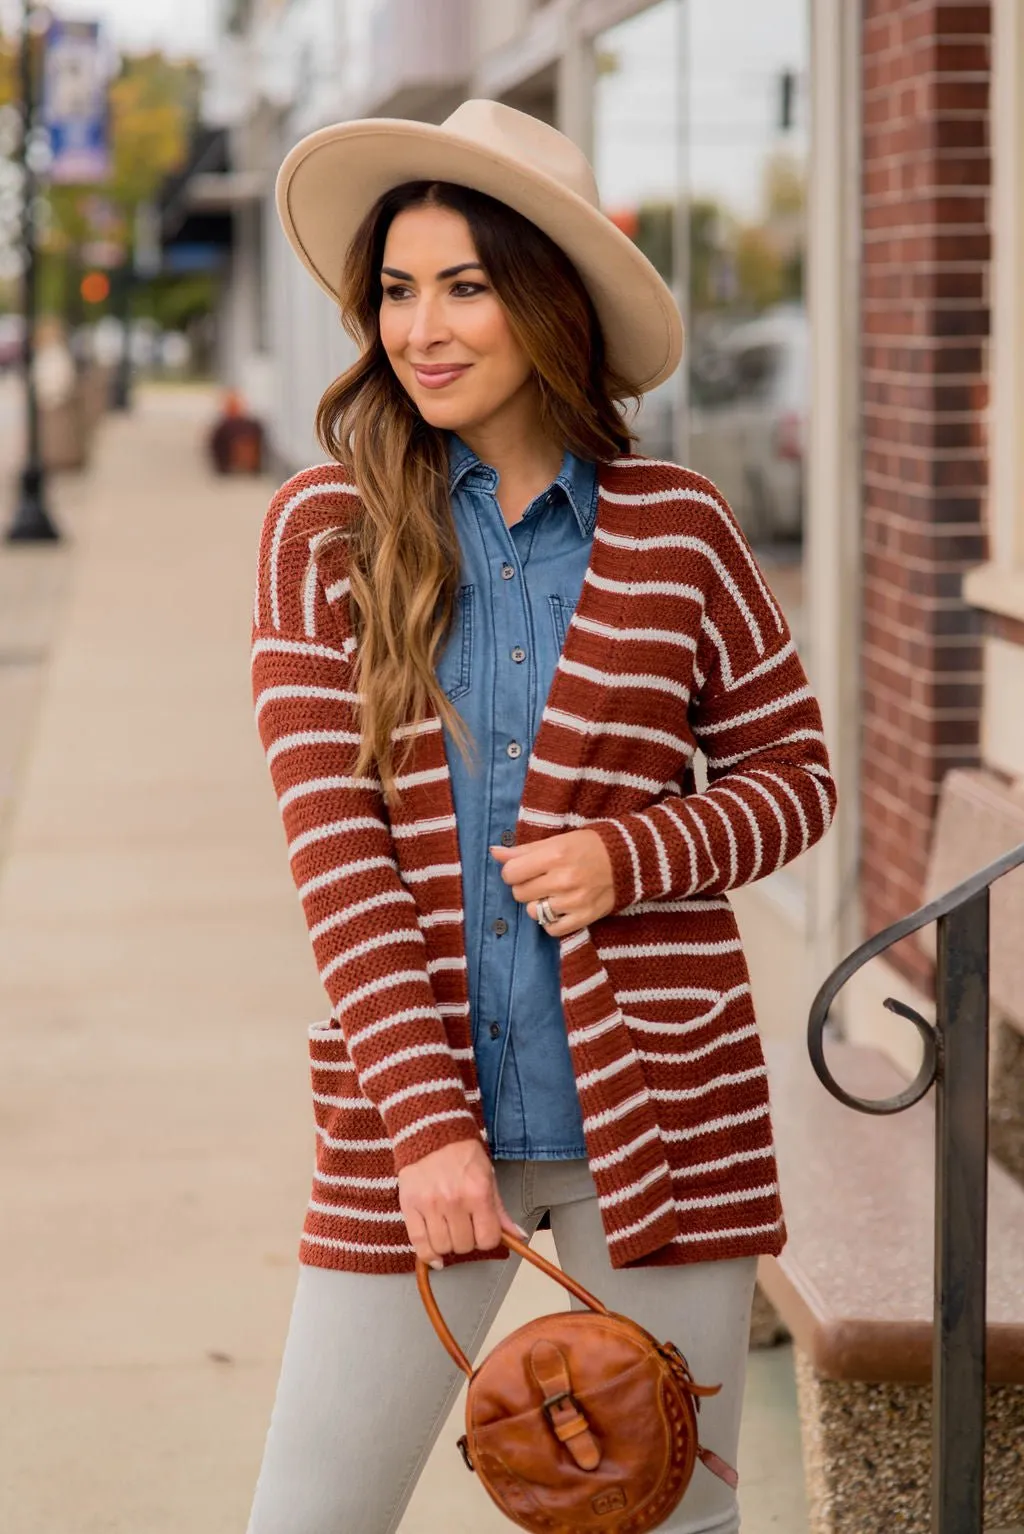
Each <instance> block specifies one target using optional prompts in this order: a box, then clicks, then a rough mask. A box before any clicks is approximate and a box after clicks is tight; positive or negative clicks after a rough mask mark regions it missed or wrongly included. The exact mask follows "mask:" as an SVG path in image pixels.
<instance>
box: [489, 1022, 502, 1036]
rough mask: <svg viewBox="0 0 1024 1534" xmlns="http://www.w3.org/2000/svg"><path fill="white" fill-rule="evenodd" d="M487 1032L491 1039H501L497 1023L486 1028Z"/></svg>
mask: <svg viewBox="0 0 1024 1534" xmlns="http://www.w3.org/2000/svg"><path fill="white" fill-rule="evenodd" d="M487 1032H488V1033H489V1034H490V1036H491V1038H492V1039H500V1038H501V1028H500V1027H499V1026H498V1024H497V1023H492V1024H491V1026H490V1027H489V1028H488V1030H487Z"/></svg>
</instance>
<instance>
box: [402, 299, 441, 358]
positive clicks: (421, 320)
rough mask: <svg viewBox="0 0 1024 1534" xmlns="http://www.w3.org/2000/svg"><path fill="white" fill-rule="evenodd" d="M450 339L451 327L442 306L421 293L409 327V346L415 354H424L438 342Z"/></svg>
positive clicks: (436, 300)
mask: <svg viewBox="0 0 1024 1534" xmlns="http://www.w3.org/2000/svg"><path fill="white" fill-rule="evenodd" d="M450 337H451V327H450V326H449V324H448V322H447V320H446V319H445V314H444V305H443V304H442V303H441V302H440V301H439V300H438V299H436V298H434V297H433V296H432V295H431V294H429V293H421V294H420V296H419V298H418V299H417V300H416V308H415V311H414V313H413V316H412V324H411V325H410V327H409V345H410V347H412V348H413V350H414V351H417V352H426V351H428V350H429V349H430V347H431V346H436V345H437V343H438V342H439V341H447V340H449V339H450Z"/></svg>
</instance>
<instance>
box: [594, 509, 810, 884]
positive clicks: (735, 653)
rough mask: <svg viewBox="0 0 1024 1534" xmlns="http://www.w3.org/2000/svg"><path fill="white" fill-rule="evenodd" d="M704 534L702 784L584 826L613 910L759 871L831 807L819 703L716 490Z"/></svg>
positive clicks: (786, 855)
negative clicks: (598, 850)
mask: <svg viewBox="0 0 1024 1534" xmlns="http://www.w3.org/2000/svg"><path fill="white" fill-rule="evenodd" d="M707 499H710V497H708V498H707ZM702 532H703V535H704V539H705V540H706V546H707V556H706V558H705V559H704V567H703V571H702V577H703V584H704V593H705V596H704V611H703V615H702V621H701V628H700V635H699V639H698V643H697V651H696V656H695V662H694V668H693V687H692V694H691V698H690V704H689V710H688V713H689V722H690V727H691V730H692V732H693V736H694V739H695V740H696V743H697V745H698V746H699V747H700V748H701V750H702V751H703V753H704V755H705V758H706V760H707V768H708V786H707V788H706V790H705V791H704V792H702V793H694V794H688V795H683V796H680V795H678V794H667V795H664V796H663V797H662V798H660V799H659V801H658V802H657V803H656V804H654V805H652V806H651V807H650V808H647V809H643V810H639V811H634V812H631V813H627V814H624V815H620V816H615V817H610V818H608V819H605V820H600V821H596V822H594V823H593V824H592V826H591V827H590V829H592V830H594V831H597V833H598V834H599V835H600V837H601V839H602V841H603V842H604V845H605V847H606V849H607V851H608V855H609V858H610V860H611V864H612V870H613V876H614V887H615V908H614V909H615V910H616V911H621V910H624V909H626V908H627V907H629V906H631V905H634V904H636V903H637V902H639V901H645V900H657V899H659V898H669V897H674V898H677V899H679V898H682V899H686V898H689V897H691V896H695V895H698V894H709V895H717V894H723V893H724V892H725V891H727V890H730V889H734V888H737V887H738V886H740V885H743V884H750V883H752V882H753V881H754V880H756V879H761V878H764V877H765V876H766V875H767V874H771V873H774V872H775V871H776V870H777V869H779V868H782V867H783V866H784V865H785V864H786V863H789V862H791V861H792V860H793V859H794V858H796V857H799V855H800V854H801V853H802V852H806V850H807V848H808V847H810V846H812V845H813V843H815V842H817V841H818V840H820V838H821V837H822V836H824V834H825V832H826V831H827V830H828V828H829V826H830V824H831V822H832V817H833V815H834V812H835V806H836V788H835V783H834V781H833V778H832V774H831V771H830V767H829V759H828V753H827V750H826V747H825V737H824V734H823V732H822V723H821V713H820V710H819V707H818V703H817V700H816V699H815V697H814V695H813V694H812V692H811V689H810V686H809V685H808V681H807V676H806V673H805V671H804V668H803V666H802V665H801V663H800V660H799V657H798V656H797V653H796V649H795V646H794V644H793V639H792V635H791V634H790V631H789V627H788V625H787V623H786V620H785V618H784V617H783V615H782V613H781V611H780V610H779V607H778V605H777V604H776V602H775V599H774V597H773V596H772V594H771V592H770V591H769V589H768V586H767V583H766V581H765V579H764V576H763V575H762V573H761V571H760V569H759V567H758V565H757V562H756V560H755V558H754V555H753V553H752V551H751V549H750V547H749V545H748V543H747V541H746V539H745V537H744V536H743V533H742V531H741V530H740V528H739V526H738V524H737V523H736V521H735V518H734V517H733V515H732V512H731V511H729V509H728V507H727V506H726V505H725V503H724V501H722V500H721V499H720V498H716V504H715V507H714V515H713V516H711V517H708V518H706V520H705V524H704V526H703V528H702ZM692 558H693V556H692V554H691V559H692Z"/></svg>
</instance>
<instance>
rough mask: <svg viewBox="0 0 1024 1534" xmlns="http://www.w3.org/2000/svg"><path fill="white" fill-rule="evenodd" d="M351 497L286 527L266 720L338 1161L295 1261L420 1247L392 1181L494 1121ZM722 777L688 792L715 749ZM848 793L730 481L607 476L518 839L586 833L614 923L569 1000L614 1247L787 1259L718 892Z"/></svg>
mask: <svg viewBox="0 0 1024 1534" xmlns="http://www.w3.org/2000/svg"><path fill="white" fill-rule="evenodd" d="M358 507H359V503H358V499H357V497H356V494H355V491H354V489H353V487H352V486H351V484H350V483H349V482H347V480H346V476H345V474H344V473H343V472H342V471H341V470H340V469H339V468H338V466H337V465H333V464H332V465H324V466H318V467H315V468H312V469H307V470H304V471H303V472H302V473H300V474H298V475H296V476H295V477H294V478H292V479H291V480H289V481H288V483H287V484H285V485H284V486H283V487H282V488H281V490H280V491H279V492H278V493H277V495H276V496H275V497H274V500H273V502H272V504H271V507H270V511H269V513H268V516H267V520H266V523H265V525H264V531H263V538H262V544H261V550H260V562H259V577H258V583H257V591H256V602H255V611H254V628H253V647H252V668H253V691H254V699H255V704H256V718H257V722H258V726H259V730H260V735H261V737H262V740H263V745H264V748H265V750H266V753H267V759H268V762H269V764H270V770H271V775H272V777H273V781H274V786H275V788H276V791H277V794H278V799H279V803H280V807H281V812H282V816H283V819H284V825H285V831H286V835H287V838H288V851H289V857H290V860H291V868H292V873H293V876H294V878H295V882H296V885H297V887H298V892H299V898H300V900H301V902H302V906H303V909H304V912H305V915H306V920H307V922H308V924H309V930H310V937H311V940H312V944H313V951H314V954H315V957H316V962H317V965H318V966H319V970H320V976H321V979H322V981H323V983H324V986H325V988H326V990H327V993H328V996H329V997H330V1002H331V1016H330V1018H329V1019H328V1020H327V1021H325V1022H323V1023H318V1024H316V1025H315V1026H314V1027H313V1028H312V1029H311V1030H310V1052H311V1062H312V1080H313V1102H314V1111H315V1119H316V1135H317V1155H316V1172H315V1180H314V1185H313V1196H312V1199H311V1201H310V1204H309V1209H308V1212H307V1218H306V1223H305V1229H304V1234H303V1240H302V1247H301V1253H300V1255H301V1259H302V1261H303V1262H306V1263H312V1264H316V1265H319V1266H323V1267H334V1268H346V1269H353V1270H357V1271H361V1272H374V1273H391V1272H405V1271H409V1270H411V1269H412V1268H413V1267H414V1265H415V1263H414V1257H413V1252H412V1248H411V1246H410V1244H409V1241H408V1238H407V1235H406V1230H405V1223H404V1220H403V1219H402V1215H401V1212H400V1210H399V1205H398V1181H397V1175H396V1174H397V1171H398V1170H399V1169H400V1168H401V1167H403V1166H405V1165H407V1164H408V1163H409V1162H412V1161H415V1160H417V1159H419V1158H420V1157H422V1156H424V1155H426V1154H427V1153H428V1152H430V1151H433V1150H436V1149H438V1148H439V1147H441V1146H443V1145H447V1144H449V1143H451V1142H453V1141H458V1140H465V1139H472V1138H475V1137H477V1136H480V1135H484V1134H485V1131H484V1128H483V1118H482V1115H481V1111H480V1093H479V1089H478V1086H477V1082H476V1075H475V1069H474V1063H473V1046H472V1038H471V1034H470V1025H469V1001H468V991H467V977H466V958H465V948H464V941H463V909H462V880H461V872H460V865H459V848H458V837H457V833H456V828H455V817H454V813H453V808H452V796H451V784H450V779H449V773H448V765H447V761H446V757H445V749H444V740H443V735H442V732H441V727H440V722H439V720H438V719H437V717H436V716H431V717H428V718H425V719H423V720H422V721H420V722H418V723H416V724H415V725H413V726H411V727H407V729H406V731H405V732H404V733H405V734H407V735H409V736H411V738H412V747H413V748H412V754H411V758H410V760H409V761H408V762H407V763H406V764H405V766H404V767H403V771H402V773H401V775H400V777H399V786H400V788H401V790H402V796H401V804H400V806H398V807H397V808H394V809H392V810H390V811H389V810H387V809H386V808H385V806H384V803H383V799H382V796H381V792H380V785H379V781H378V780H377V779H376V778H375V777H374V776H372V775H369V776H360V777H355V776H353V774H352V771H351V768H352V763H353V761H354V754H355V750H356V746H357V744H358V732H359V710H360V700H359V694H358V681H357V676H356V670H355V667H356V660H357V656H356V645H355V639H354V635H353V627H352V621H351V613H350V608H349V601H348V594H349V585H348V579H347V574H346V550H345V544H344V540H336V541H333V542H332V543H330V544H328V545H326V546H322V544H321V537H322V534H323V533H324V532H326V531H327V530H328V529H331V528H336V527H342V528H344V527H345V525H346V524H347V523H349V522H350V520H351V519H352V517H353V516H354V515H355V514H357V512H358ZM698 747H699V748H700V749H701V751H702V752H703V753H704V755H705V757H706V760H707V766H708V787H707V789H706V790H705V791H704V792H702V793H697V792H696V791H695V787H694V782H693V774H692V763H693V757H694V753H695V751H696V749H697V748H698ZM834 807H835V788H834V784H833V781H832V777H831V774H830V772H829V765H828V756H827V753H826V750H825V743H824V739H823V736H822V729H821V718H820V714H819V710H818V706H817V703H816V702H815V700H814V697H813V696H812V694H811V691H810V688H809V687H808V685H807V678H806V676H805V674H804V671H803V668H802V666H801V664H800V661H799V659H798V658H797V655H796V652H795V649H794V646H793V642H792V639H791V637H790V634H789V630H788V628H787V626H786V622H785V620H784V618H783V616H782V614H781V612H780V611H779V608H778V606H777V605H776V603H775V601H774V599H773V597H772V595H771V592H770V591H769V589H768V587H767V585H766V583H765V581H764V578H763V576H762V575H761V572H760V570H759V569H758V566H757V564H756V562H755V560H754V557H753V555H752V554H751V551H750V549H749V547H748V545H747V543H746V540H745V538H744V537H743V534H742V533H741V531H740V529H739V527H738V525H737V523H736V521H735V519H734V518H733V516H732V513H731V512H730V511H729V509H728V507H727V506H726V504H725V503H724V501H723V500H722V498H721V496H720V495H719V494H718V493H717V491H716V490H715V488H714V486H713V485H711V484H710V483H709V482H708V481H707V480H705V479H703V478H702V477H701V476H700V475H697V474H693V473H691V472H689V471H688V470H686V469H681V468H679V467H678V466H677V465H675V464H670V463H661V462H656V461H654V460H651V459H644V458H638V457H626V458H621V459H618V460H615V461H614V462H612V463H608V464H602V465H601V467H600V475H599V503H598V520H597V528H596V532H595V538H594V546H593V552H592V557H591V561H590V565H589V568H588V570H587V574H586V578H585V581H584V584H583V590H582V592H581V595H580V600H579V604H578V606H577V609H576V613H575V615H574V617H573V619H572V622H571V624H570V626H569V630H568V634H567V637H566V642H565V646H564V649H563V652H562V656H561V659H560V661H559V665H558V670H557V672H556V675H555V679H554V681H553V683H552V687H551V692H550V695H549V697H548V701H547V706H546V708H545V711H544V717H543V723H542V725H541V728H540V731H539V733H538V736H537V739H536V741H535V743H534V749H533V752H532V755H531V758H530V766H529V771H528V774H527V779H526V786H525V789H524V792H523V799H522V803H521V806H520V811H519V818H518V822H517V826H516V834H517V839H518V841H519V842H520V843H523V842H529V841H535V840H537V839H539V838H541V837H544V836H548V835H552V834H554V833H557V832H560V831H564V830H569V829H572V828H574V827H577V826H584V825H587V826H592V827H593V829H594V830H596V831H597V832H598V834H599V835H600V836H601V837H602V840H603V841H604V844H605V846H606V848H607V850H608V853H609V856H610V858H611V862H612V868H613V871H614V880H615V911H614V912H613V913H612V914H611V915H609V916H607V917H604V918H603V919H602V920H601V921H599V922H596V923H595V924H594V925H593V927H592V928H589V929H586V930H584V931H582V932H578V933H575V934H573V935H572V936H571V937H568V938H564V939H562V941H561V945H560V947H561V979H562V1002H563V1008H564V1012H565V1023H566V1029H567V1031H568V1037H569V1044H570V1049H571V1052H572V1059H573V1067H574V1070H575V1073H576V1084H577V1087H578V1090H579V1094H580V1101H581V1106H582V1109H583V1115H584V1130H585V1133H586V1141H587V1149H588V1156H589V1161H590V1167H591V1171H592V1173H593V1176H594V1181H595V1184H596V1187H597V1191H598V1196H599V1200H600V1207H601V1211H602V1217H603V1220H604V1226H605V1232H606V1235H607V1238H608V1247H609V1255H610V1260H611V1263H612V1265H613V1266H615V1267H623V1266H625V1265H627V1264H629V1263H645V1264H647V1263H658V1264H661V1263H684V1262H701V1261H708V1260H715V1259H725V1258H732V1257H746V1256H752V1255H756V1254H760V1253H777V1252H778V1251H780V1250H781V1248H782V1245H783V1243H784V1240H785V1228H784V1224H783V1216H782V1207H781V1203H780V1199H779V1190H778V1184H777V1177H776V1166H775V1156H774V1150H773V1146H772V1135H771V1124H770V1119H769V1104H768V1084H767V1079H766V1072H765V1065H764V1059H763V1055H762V1052H761V1046H760V1042H759V1039H758V1036H757V1028H756V1024H755V1020H754V1011H753V1004H752V999H751V994H750V983H749V977H748V974H747V968H746V964H745V961H744V958H743V954H742V951H741V945H740V939H739V934H738V930H737V927H736V922H735V919H734V916H733V913H732V910H731V908H730V905H729V902H728V899H727V897H726V891H727V890H729V889H732V888H735V887H736V886H738V885H741V884H745V883H749V882H750V881H752V880H754V879H758V878H762V877H764V876H765V875H766V874H770V873H772V872H774V871H775V870H776V869H777V868H780V867H782V865H783V864H785V863H787V862H789V861H790V860H791V859H792V858H794V857H797V856H798V855H799V854H800V853H802V852H804V851H806V849H807V848H808V847H809V846H811V844H812V843H813V842H815V841H817V840H818V839H819V837H821V836H822V835H823V833H824V832H825V831H826V830H827V829H828V826H829V824H830V821H831V818H832V814H833V810H834Z"/></svg>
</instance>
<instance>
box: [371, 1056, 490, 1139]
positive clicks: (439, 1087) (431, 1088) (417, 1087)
mask: <svg viewBox="0 0 1024 1534" xmlns="http://www.w3.org/2000/svg"><path fill="white" fill-rule="evenodd" d="M446 1053H447V1051H446ZM461 1086H462V1082H461V1080H460V1081H458V1082H453V1081H416V1082H414V1083H413V1084H412V1086H410V1087H401V1088H400V1089H399V1090H398V1091H397V1092H392V1093H391V1095H390V1096H389V1097H382V1098H381V1100H380V1102H379V1103H378V1104H377V1107H378V1108H379V1110H380V1112H381V1113H386V1112H387V1111H388V1110H389V1109H391V1108H394V1107H397V1105H398V1104H399V1103H407V1102H408V1101H409V1099H410V1098H411V1097H427V1096H428V1095H429V1094H430V1093H432V1092H456V1091H458V1090H459V1088H460V1087H461ZM468 1095H469V1094H468V1093H467V1096H468ZM464 1112H465V1109H464V1108H459V1109H456V1110H455V1112H454V1113H450V1114H449V1115H448V1117H449V1118H459V1117H461V1115H462V1114H463V1113H464ZM402 1133H403V1135H404V1133H405V1131H403V1132H402ZM395 1138H396V1140H397V1139H398V1138H400V1137H399V1136H397V1135H396V1137H395Z"/></svg>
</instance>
